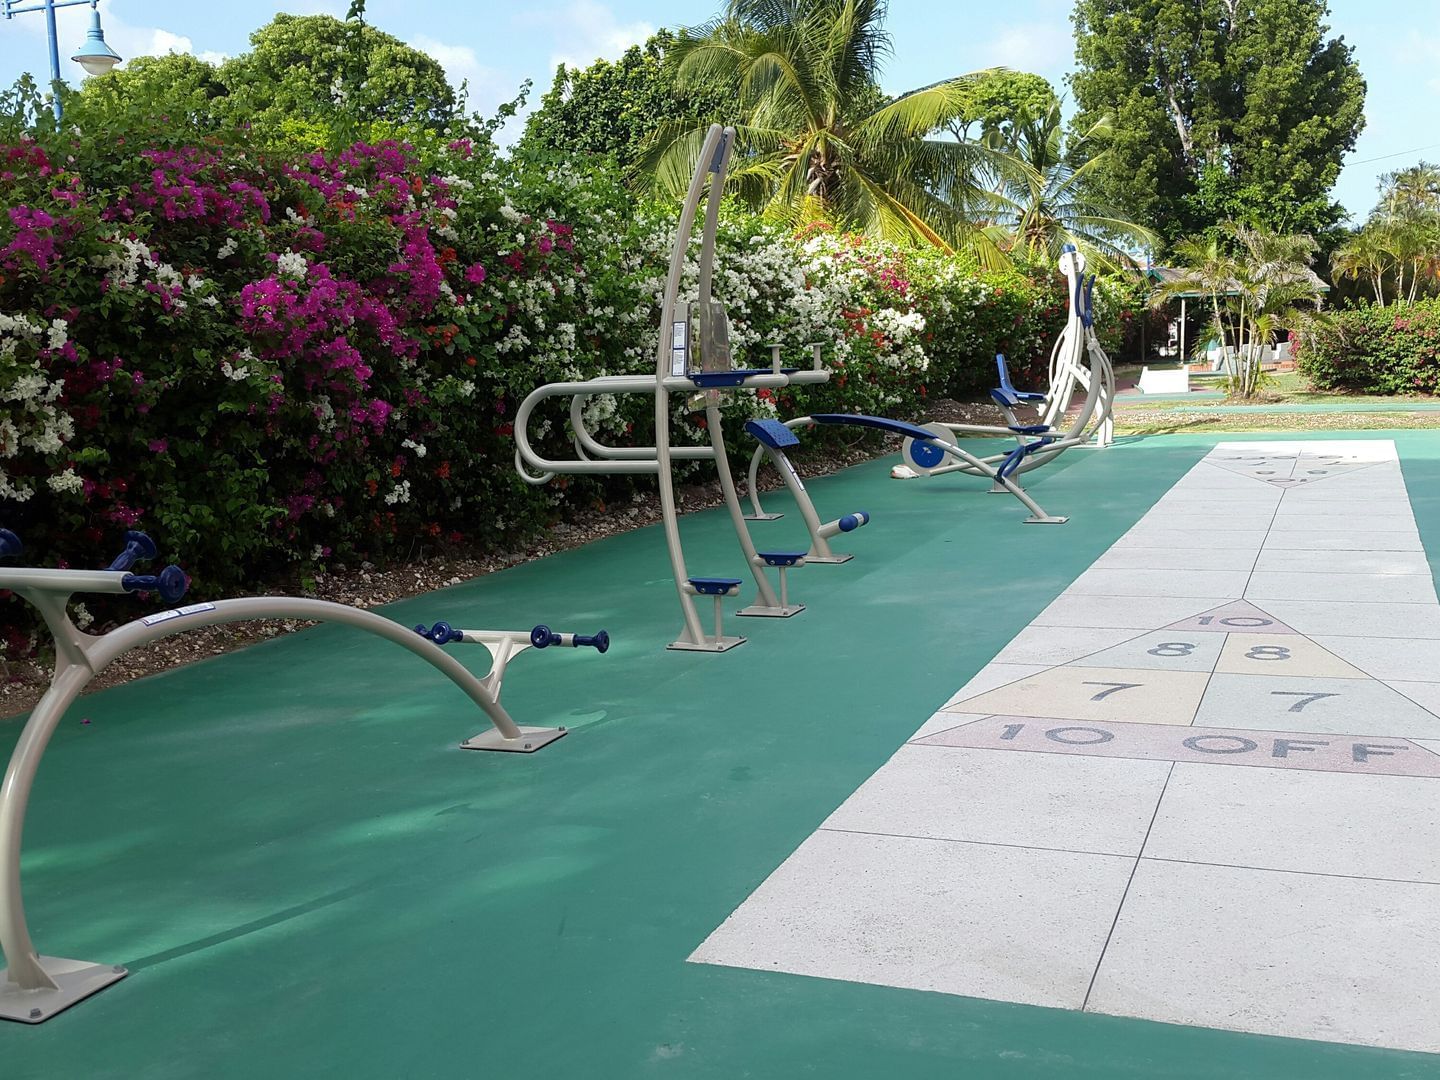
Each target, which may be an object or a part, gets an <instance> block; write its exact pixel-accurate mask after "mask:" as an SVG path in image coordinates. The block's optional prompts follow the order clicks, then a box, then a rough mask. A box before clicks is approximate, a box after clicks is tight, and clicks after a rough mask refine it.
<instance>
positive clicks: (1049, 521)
mask: <svg viewBox="0 0 1440 1080" xmlns="http://www.w3.org/2000/svg"><path fill="white" fill-rule="evenodd" d="M1069 520H1070V519H1069V518H1068V517H1028V518H1026V519H1025V524H1026V525H1064V524H1065V522H1067V521H1069Z"/></svg>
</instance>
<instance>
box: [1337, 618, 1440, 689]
mask: <svg viewBox="0 0 1440 1080" xmlns="http://www.w3.org/2000/svg"><path fill="white" fill-rule="evenodd" d="M1404 629H1405V628H1404V627H1403V626H1400V627H1396V628H1395V632H1397V633H1401V632H1403V631H1404ZM1314 640H1315V643H1316V644H1318V645H1320V646H1321V647H1322V648H1325V649H1328V650H1329V651H1330V652H1332V653H1334V654H1335V655H1336V656H1338V657H1340V658H1341V659H1342V660H1344V661H1346V662H1347V663H1349V664H1352V665H1354V666H1355V667H1356V668H1358V669H1359V670H1361V671H1363V672H1365V674H1367V675H1369V676H1371V677H1373V678H1376V679H1380V680H1383V681H1384V682H1395V681H1397V680H1400V681H1415V682H1440V641H1434V640H1428V639H1415V638H1406V637H1389V638H1381V637H1342V636H1335V635H1322V636H1318V637H1316V638H1315V639H1314Z"/></svg>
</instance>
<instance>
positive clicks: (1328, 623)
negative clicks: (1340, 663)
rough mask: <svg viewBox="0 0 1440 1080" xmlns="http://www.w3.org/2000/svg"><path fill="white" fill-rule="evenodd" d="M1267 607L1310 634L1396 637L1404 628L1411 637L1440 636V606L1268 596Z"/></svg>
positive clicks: (1265, 605) (1290, 623)
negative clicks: (1290, 598) (1269, 598)
mask: <svg viewBox="0 0 1440 1080" xmlns="http://www.w3.org/2000/svg"><path fill="white" fill-rule="evenodd" d="M1263 605H1264V607H1265V610H1266V611H1268V612H1270V613H1271V614H1272V615H1274V616H1275V617H1276V618H1278V619H1280V620H1281V621H1283V622H1285V623H1286V624H1287V625H1289V626H1292V627H1294V628H1295V630H1296V631H1298V632H1299V633H1302V634H1305V635H1306V636H1307V637H1323V636H1326V635H1336V636H1341V637H1384V638H1388V637H1394V636H1395V631H1396V630H1397V629H1399V628H1402V627H1403V628H1404V631H1405V634H1406V636H1408V637H1411V638H1417V639H1424V640H1435V639H1440V607H1432V606H1428V605H1425V604H1372V603H1361V602H1358V601H1346V600H1265V601H1263Z"/></svg>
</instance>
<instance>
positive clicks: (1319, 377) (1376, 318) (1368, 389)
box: [1296, 298, 1440, 394]
mask: <svg viewBox="0 0 1440 1080" xmlns="http://www.w3.org/2000/svg"><path fill="white" fill-rule="evenodd" d="M1296 366H1297V368H1298V369H1299V370H1300V372H1301V373H1302V374H1304V375H1305V376H1307V377H1308V378H1309V379H1310V381H1311V382H1313V383H1314V384H1315V385H1316V386H1318V387H1321V388H1323V389H1328V390H1352V391H1356V392H1359V393H1365V394H1435V393H1440V299H1437V298H1432V299H1428V300H1417V301H1415V302H1414V303H1411V304H1405V303H1396V304H1391V305H1390V306H1388V307H1373V306H1371V305H1368V304H1367V305H1363V306H1361V307H1356V308H1347V309H1346V310H1343V311H1337V312H1334V313H1333V315H1332V317H1331V319H1330V320H1329V321H1328V323H1326V324H1322V325H1318V326H1317V327H1315V328H1314V329H1313V330H1312V331H1310V332H1309V333H1307V334H1306V335H1305V337H1304V338H1303V339H1302V340H1301V341H1300V342H1299V343H1298V347H1297V349H1296Z"/></svg>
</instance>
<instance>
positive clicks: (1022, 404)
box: [896, 244, 1115, 491]
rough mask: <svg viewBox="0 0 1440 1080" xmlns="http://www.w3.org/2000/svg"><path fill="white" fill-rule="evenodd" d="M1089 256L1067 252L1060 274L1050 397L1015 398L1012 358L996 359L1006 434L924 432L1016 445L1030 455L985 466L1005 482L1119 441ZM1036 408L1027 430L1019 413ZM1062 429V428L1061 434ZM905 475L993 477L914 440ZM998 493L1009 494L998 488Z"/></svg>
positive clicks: (994, 430)
mask: <svg viewBox="0 0 1440 1080" xmlns="http://www.w3.org/2000/svg"><path fill="white" fill-rule="evenodd" d="M1085 266H1086V263H1085V256H1084V255H1083V254H1081V253H1080V252H1079V251H1077V250H1076V249H1075V247H1074V245H1072V244H1066V245H1065V248H1064V250H1063V251H1062V252H1061V255H1060V259H1059V267H1060V272H1061V273H1062V274H1063V275H1064V276H1065V282H1066V296H1067V306H1068V309H1069V312H1068V315H1067V317H1066V320H1065V328H1064V330H1062V331H1061V332H1060V336H1059V337H1058V338H1057V339H1056V341H1055V345H1054V346H1053V347H1052V348H1051V350H1050V382H1049V389H1048V390H1046V391H1045V393H1043V394H1039V393H1032V392H1024V391H1019V390H1016V389H1015V387H1014V386H1013V385H1012V384H1011V381H1010V372H1009V370H1008V368H1007V367H1006V365H1005V357H1004V356H1003V355H997V356H996V357H995V363H996V367H997V369H998V374H999V379H1000V385H999V386H997V387H996V388H995V389H994V390H992V391H991V394H990V396H991V399H992V400H993V401H994V402H995V404H997V405H999V406H1000V408H1001V410H1002V411H1003V412H1004V413H1005V426H1004V427H1001V426H998V425H985V424H949V423H930V424H926V425H924V429H925V430H926V431H928V432H932V433H934V434H935V435H937V436H939V437H940V438H942V439H950V440H953V439H954V438H955V437H956V436H966V435H1000V436H1008V437H1011V438H1014V439H1015V440H1016V441H1017V443H1018V444H1019V448H1023V452H1021V453H1020V456H1019V459H1018V460H1012V459H1011V455H1012V454H1014V453H1015V451H1013V450H1012V451H1009V452H1007V453H1003V454H992V455H988V456H986V457H984V458H981V459H980V460H981V461H982V462H983V463H984V464H985V465H987V466H992V467H996V466H1000V465H1002V464H1003V465H1005V466H1006V475H1007V476H1010V477H1017V476H1018V475H1019V474H1021V473H1025V472H1029V471H1030V470H1031V469H1037V468H1039V467H1040V466H1042V465H1045V464H1047V463H1048V462H1051V461H1054V460H1055V459H1056V458H1057V457H1059V456H1060V455H1061V454H1063V453H1064V452H1065V451H1067V450H1072V449H1075V448H1076V447H1081V446H1092V447H1104V446H1109V445H1110V444H1111V442H1113V441H1114V436H1115V421H1114V418H1113V416H1112V409H1113V406H1114V400H1115V372H1114V369H1113V368H1112V367H1111V366H1110V358H1109V357H1108V356H1106V355H1105V350H1104V348H1103V347H1102V346H1101V345H1100V340H1099V338H1097V337H1096V336H1095V307H1094V289H1095V275H1093V274H1092V275H1091V276H1090V278H1089V279H1088V280H1087V279H1086V277H1085ZM1077 390H1083V391H1084V392H1085V400H1084V402H1083V403H1082V404H1081V406H1080V408H1079V409H1078V411H1077V412H1076V413H1075V415H1074V417H1073V418H1071V420H1070V421H1069V422H1068V424H1067V423H1065V417H1066V415H1067V414H1068V413H1069V411H1070V406H1071V403H1072V401H1073V400H1074V397H1075V393H1076V391H1077ZM1027 407H1028V408H1033V409H1034V410H1035V413H1036V417H1035V420H1034V421H1033V422H1031V423H1025V422H1022V420H1021V419H1020V417H1019V415H1018V414H1017V412H1016V410H1018V409H1022V408H1027ZM1062 425H1063V426H1062ZM1036 435H1039V436H1041V440H1040V441H1039V442H1035V443H1029V444H1027V443H1026V441H1025V440H1026V438H1027V437H1032V436H1036ZM900 453H901V459H902V462H903V466H904V468H905V470H908V471H901V469H900V468H897V470H896V475H898V476H904V477H910V476H914V475H918V476H939V475H941V474H944V473H950V472H964V473H969V474H970V475H972V476H986V475H989V474H988V472H987V470H986V469H984V468H980V467H977V466H976V465H975V464H974V463H972V462H969V461H965V460H962V459H951V460H946V456H945V455H943V454H939V453H936V447H935V443H934V442H933V441H932V440H925V439H918V438H914V437H910V438H907V439H906V440H905V443H904V445H903V446H902V447H901V451H900ZM991 490H992V491H1000V490H1008V489H1006V488H1003V486H992V488H991Z"/></svg>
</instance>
